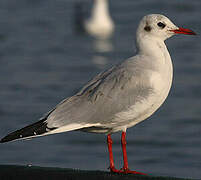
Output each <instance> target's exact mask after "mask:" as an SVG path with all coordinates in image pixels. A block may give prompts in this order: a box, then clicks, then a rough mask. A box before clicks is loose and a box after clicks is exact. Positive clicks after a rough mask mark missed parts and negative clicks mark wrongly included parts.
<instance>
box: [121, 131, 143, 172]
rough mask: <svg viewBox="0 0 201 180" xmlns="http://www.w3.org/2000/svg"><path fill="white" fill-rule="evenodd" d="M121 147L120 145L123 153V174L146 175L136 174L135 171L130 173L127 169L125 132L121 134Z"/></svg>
mask: <svg viewBox="0 0 201 180" xmlns="http://www.w3.org/2000/svg"><path fill="white" fill-rule="evenodd" d="M121 145H122V152H123V159H124V166H123V168H122V171H123V173H125V174H127V173H131V174H141V175H146V174H145V173H141V172H137V171H131V170H129V168H128V158H127V152H126V132H122V135H121Z"/></svg>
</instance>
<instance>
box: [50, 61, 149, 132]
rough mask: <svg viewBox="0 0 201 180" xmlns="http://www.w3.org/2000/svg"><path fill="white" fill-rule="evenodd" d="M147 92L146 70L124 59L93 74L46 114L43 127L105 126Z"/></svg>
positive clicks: (68, 128)
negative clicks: (93, 75)
mask: <svg viewBox="0 0 201 180" xmlns="http://www.w3.org/2000/svg"><path fill="white" fill-rule="evenodd" d="M131 66H132V67H131ZM141 76H142V77H141ZM141 79H143V81H142V80H141ZM150 91H151V88H150V86H149V77H146V73H143V71H142V70H138V68H136V67H135V65H133V64H129V61H128V62H127V63H125V62H124V63H123V64H120V65H118V66H114V67H113V68H111V69H109V70H108V71H105V72H103V73H101V74H99V75H97V76H96V77H95V78H94V79H92V80H91V81H90V82H88V83H87V84H86V85H85V86H84V87H83V89H82V90H81V91H80V92H79V93H77V94H76V95H74V96H72V97H70V98H68V99H66V100H64V101H63V102H62V103H60V104H59V105H58V106H57V107H56V108H55V110H54V111H53V112H52V113H50V114H49V116H48V117H47V120H46V122H47V126H48V128H63V129H62V130H61V131H59V132H62V131H70V130H76V129H82V128H88V127H104V126H105V127H107V124H108V122H112V121H114V116H115V114H116V113H118V112H121V111H124V110H126V109H128V108H129V107H130V106H131V105H133V104H135V103H136V102H137V101H140V100H141V98H142V97H143V98H144V97H145V96H148V95H149V94H150Z"/></svg>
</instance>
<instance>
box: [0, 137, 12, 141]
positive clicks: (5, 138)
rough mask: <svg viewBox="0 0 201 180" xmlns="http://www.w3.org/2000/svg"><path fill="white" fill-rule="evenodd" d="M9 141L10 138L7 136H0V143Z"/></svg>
mask: <svg viewBox="0 0 201 180" xmlns="http://www.w3.org/2000/svg"><path fill="white" fill-rule="evenodd" d="M9 141H11V140H9V138H8V137H7V136H5V137H4V138H2V139H1V140H0V143H5V142H9Z"/></svg>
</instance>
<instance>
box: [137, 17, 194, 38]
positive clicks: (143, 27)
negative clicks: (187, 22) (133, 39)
mask: <svg viewBox="0 0 201 180" xmlns="http://www.w3.org/2000/svg"><path fill="white" fill-rule="evenodd" d="M174 34H189V35H195V33H194V32H193V31H191V30H190V29H184V28H179V27H177V26H176V25H174V23H172V22H171V21H170V20H169V19H168V18H167V17H165V16H164V15H161V14H150V15H147V16H144V17H143V19H142V20H141V22H140V24H139V27H138V30H137V37H140V38H145V37H148V38H155V39H160V40H162V41H165V40H166V39H167V38H169V37H171V36H173V35H174Z"/></svg>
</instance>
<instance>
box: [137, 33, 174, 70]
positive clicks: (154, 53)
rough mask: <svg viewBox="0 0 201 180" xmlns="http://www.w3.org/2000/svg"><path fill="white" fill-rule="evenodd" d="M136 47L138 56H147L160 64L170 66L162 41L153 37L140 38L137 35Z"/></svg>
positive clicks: (170, 62) (168, 55)
mask: <svg viewBox="0 0 201 180" xmlns="http://www.w3.org/2000/svg"><path fill="white" fill-rule="evenodd" d="M136 45H137V53H138V54H140V55H145V56H149V57H151V58H152V59H154V61H156V62H157V63H160V64H169V65H170V66H171V65H172V61H171V57H170V54H169V52H168V49H167V47H166V45H165V42H164V41H163V40H161V39H159V38H156V37H153V36H148V35H146V36H141V35H140V34H138V35H137V38H136Z"/></svg>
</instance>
